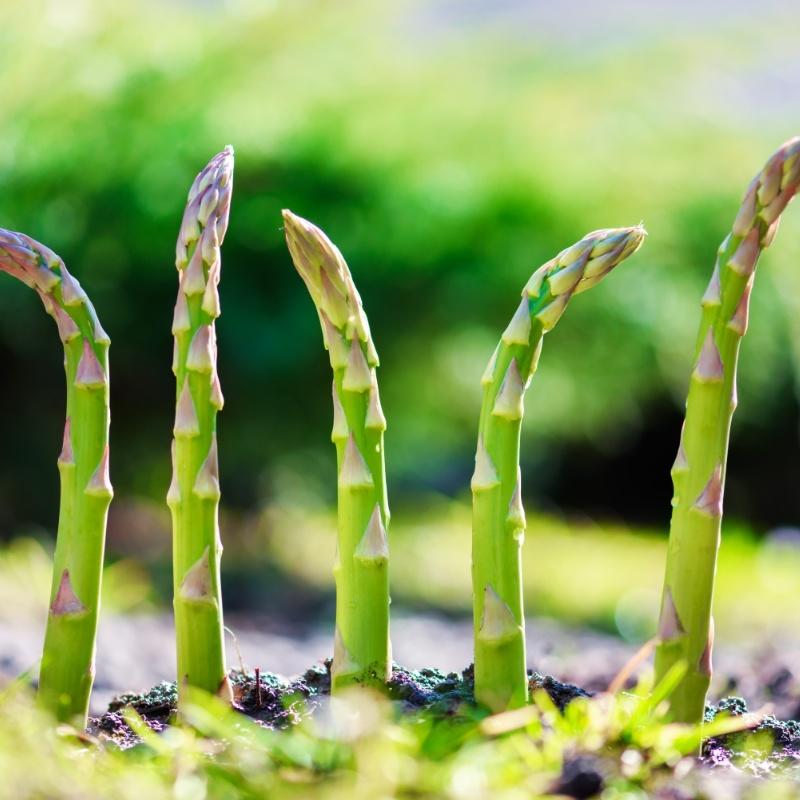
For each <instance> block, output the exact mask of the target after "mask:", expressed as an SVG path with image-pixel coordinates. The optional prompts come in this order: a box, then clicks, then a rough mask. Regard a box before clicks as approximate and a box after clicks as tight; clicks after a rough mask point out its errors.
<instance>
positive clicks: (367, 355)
mask: <svg viewBox="0 0 800 800" xmlns="http://www.w3.org/2000/svg"><path fill="white" fill-rule="evenodd" d="M283 219H284V223H285V231H286V243H287V245H288V247H289V252H290V253H291V256H292V260H293V261H294V265H295V268H296V269H297V271H298V272H299V273H300V277H301V278H302V279H303V281H304V282H305V284H306V286H307V288H308V291H309V293H310V294H311V299H312V300H313V301H314V305H315V306H316V308H317V313H318V314H319V318H320V322H321V325H322V336H323V341H324V344H325V347H326V349H327V350H328V355H329V356H330V361H331V367H332V368H333V431H332V433H331V439H332V441H333V442H334V444H335V445H336V454H337V462H338V476H339V477H338V556H337V561H336V564H335V566H334V576H335V579H336V634H335V642H334V656H333V665H332V668H331V672H332V683H333V690H334V691H336V690H338V689H340V688H341V687H343V686H346V685H348V684H351V683H353V682H367V683H372V684H375V685H380V684H382V683H384V682H385V681H386V679H387V678H388V677H389V674H390V670H391V646H390V643H389V550H388V542H387V537H386V529H387V527H388V524H389V506H388V502H387V498H386V477H385V467H384V454H383V432H384V430H385V429H386V419H385V418H384V415H383V411H382V410H381V403H380V397H379V395H378V383H377V379H376V375H375V368H376V367H377V366H378V354H377V352H376V351H375V346H374V344H373V341H372V337H371V335H370V330H369V324H368V322H367V318H366V316H365V314H364V309H363V307H362V305H361V298H360V296H359V294H358V291H357V290H356V287H355V285H354V283H353V279H352V277H351V275H350V270H349V269H348V267H347V264H346V263H345V260H344V258H342V255H341V253H340V252H339V250H338V249H337V248H336V246H335V245H334V244H333V243H332V242H331V241H330V239H328V237H327V236H326V235H325V234H324V233H323V232H322V231H321V230H320V229H319V228H317V227H316V226H314V225H312V224H311V223H310V222H308V221H306V220H304V219H302V218H301V217H298V216H296V215H294V214H292V212H291V211H288V210H284V212H283Z"/></svg>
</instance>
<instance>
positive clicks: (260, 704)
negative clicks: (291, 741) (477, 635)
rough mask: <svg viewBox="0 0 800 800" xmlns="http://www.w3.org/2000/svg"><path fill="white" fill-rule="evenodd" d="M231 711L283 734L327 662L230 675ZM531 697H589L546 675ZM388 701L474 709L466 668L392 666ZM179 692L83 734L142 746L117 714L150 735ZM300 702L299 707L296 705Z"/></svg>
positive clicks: (317, 691)
mask: <svg viewBox="0 0 800 800" xmlns="http://www.w3.org/2000/svg"><path fill="white" fill-rule="evenodd" d="M230 679H231V683H232V685H233V707H234V708H235V709H236V710H237V711H239V712H240V713H242V714H245V715H246V716H248V717H250V718H251V719H253V720H255V721H256V722H257V723H259V724H260V725H263V726H264V727H265V728H271V729H280V728H286V727H288V726H290V725H292V724H295V723H296V722H298V721H299V720H300V719H301V718H302V717H303V716H305V715H308V714H313V713H314V711H315V710H316V709H317V708H318V707H319V705H320V703H321V701H322V699H323V698H324V697H326V696H328V695H330V690H331V675H330V661H326V662H324V663H323V664H320V665H318V666H315V667H312V668H311V669H309V670H307V671H306V672H304V673H303V674H302V675H301V676H300V677H298V678H296V679H294V680H291V681H286V680H284V679H283V678H281V677H280V676H278V675H275V674H274V673H271V672H266V673H265V672H261V671H259V672H258V674H256V673H244V672H239V671H235V670H232V671H231V673H230ZM529 682H530V688H531V690H532V691H534V690H538V689H544V690H545V691H546V692H547V694H548V695H549V696H550V699H551V700H552V701H553V703H554V704H555V705H556V706H557V707H558V708H559V710H562V711H563V710H564V708H566V706H567V704H568V703H570V702H571V701H572V700H574V699H575V698H576V697H590V696H591V693H590V692H587V691H585V690H584V689H581V688H580V687H579V686H574V685H573V684H570V683H562V682H561V681H558V680H556V679H555V678H553V677H552V676H550V675H542V674H540V673H538V672H533V671H529ZM387 691H388V695H389V698H390V699H391V700H392V701H394V704H395V707H396V709H397V710H398V711H399V712H400V713H411V712H414V711H421V710H423V709H425V710H427V711H429V712H430V713H432V714H434V715H436V716H451V715H453V714H455V713H456V712H457V711H458V710H459V709H461V708H463V707H464V706H465V705H468V706H471V705H474V698H473V673H472V666H471V665H470V666H469V667H467V669H465V670H464V671H463V672H461V673H456V672H449V673H445V672H442V671H441V670H438V669H421V670H406V669H403V668H402V667H399V666H397V665H395V666H394V669H393V670H392V676H391V678H390V679H389V681H388V682H387ZM177 700H178V692H177V688H176V685H175V684H174V683H167V682H164V683H160V684H158V685H157V686H154V687H153V688H152V689H150V690H149V691H148V692H145V693H144V694H130V693H129V694H123V695H120V696H119V697H116V698H114V700H112V701H111V703H110V704H109V707H108V711H106V712H105V713H104V714H102V715H101V716H99V717H91V718H90V720H89V726H88V729H87V732H88V733H89V734H91V735H93V736H97V737H99V738H101V739H105V740H111V741H112V742H114V743H115V744H117V745H118V746H119V747H121V748H123V749H127V748H129V747H133V746H135V745H137V744H139V743H140V742H141V739H140V738H139V737H138V736H137V735H136V734H135V733H134V732H133V731H132V730H131V729H130V727H128V725H127V723H126V722H125V720H124V719H123V716H122V714H121V713H120V712H121V711H122V709H123V708H125V707H130V708H132V709H133V710H134V711H136V712H137V713H138V714H139V715H140V716H141V717H142V718H143V719H144V721H145V722H146V723H147V725H148V726H149V727H150V728H151V729H152V730H154V731H156V732H160V731H163V730H164V729H165V728H166V727H168V726H169V725H170V724H171V721H172V720H173V719H174V716H175V712H176V708H177ZM298 701H301V702H298Z"/></svg>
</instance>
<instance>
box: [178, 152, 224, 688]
mask: <svg viewBox="0 0 800 800" xmlns="http://www.w3.org/2000/svg"><path fill="white" fill-rule="evenodd" d="M232 189H233V150H232V148H230V147H226V148H225V150H223V151H222V152H221V153H219V154H218V155H216V156H214V158H212V159H211V161H209V163H208V165H207V166H206V167H205V168H204V169H203V170H202V172H200V174H199V175H198V176H197V178H195V181H194V183H193V184H192V188H191V189H190V190H189V199H188V203H187V206H186V211H185V213H184V216H183V222H182V224H181V230H180V234H179V235H178V243H177V248H176V259H175V264H176V266H177V268H178V276H179V277H178V299H177V302H176V303H175V315H174V318H173V323H172V333H173V335H174V337H175V352H174V359H173V364H172V370H173V372H174V373H175V378H176V410H175V427H174V430H173V432H174V435H175V438H174V440H173V443H172V483H171V485H170V488H169V492H168V493H167V504H168V505H169V507H170V510H171V512H172V532H173V590H174V607H175V632H176V640H177V655H178V687H179V699H180V697H181V696H182V695H183V694H184V690H185V688H186V687H187V686H193V687H198V688H200V689H204V690H205V691H208V692H212V693H218V694H219V695H220V696H223V697H225V698H226V699H230V698H231V696H232V695H231V686H230V683H229V681H228V674H227V669H226V665H225V645H224V633H223V626H222V596H221V592H220V577H219V568H220V557H221V554H222V544H221V542H220V536H219V523H218V512H219V499H220V489H219V477H218V469H217V432H216V431H217V412H218V411H219V410H220V409H221V408H222V404H223V398H222V391H221V389H220V383H219V376H218V374H217V346H216V333H215V328H214V321H215V320H216V318H217V317H218V316H219V314H220V304H219V294H218V291H217V286H218V284H219V278H220V267H221V261H220V249H219V248H220V244H221V243H222V240H223V239H224V237H225V231H226V230H227V227H228V213H229V209H230V201H231V191H232Z"/></svg>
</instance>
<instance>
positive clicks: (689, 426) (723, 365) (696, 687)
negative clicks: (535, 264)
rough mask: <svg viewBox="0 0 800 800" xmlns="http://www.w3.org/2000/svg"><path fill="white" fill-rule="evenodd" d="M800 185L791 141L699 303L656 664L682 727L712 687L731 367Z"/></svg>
mask: <svg viewBox="0 0 800 800" xmlns="http://www.w3.org/2000/svg"><path fill="white" fill-rule="evenodd" d="M799 185H800V137H796V138H794V139H791V140H790V141H788V142H786V143H785V144H784V145H783V146H782V147H781V148H780V149H779V150H778V151H777V152H776V153H775V154H774V155H773V156H772V157H771V158H770V159H769V161H767V163H766V165H765V166H764V169H763V170H762V171H761V172H760V173H759V174H758V175H756V177H755V178H754V179H753V181H752V182H751V183H750V186H749V187H748V189H747V191H746V193H745V196H744V200H743V201H742V205H741V208H740V209H739V212H738V213H737V215H736V219H735V220H734V223H733V227H732V229H731V232H730V233H729V234H728V236H727V237H726V238H725V240H724V241H723V242H722V244H721V245H720V247H719V251H718V254H717V262H716V264H715V266H714V272H713V274H712V276H711V282H710V283H709V285H708V288H707V289H706V292H705V294H704V295H703V300H702V317H701V321H700V330H699V332H698V335H697V342H696V346H695V361H694V368H693V370H692V376H691V381H690V384H689V396H688V399H687V401H686V419H685V421H684V426H683V430H682V433H681V441H680V445H679V447H678V455H677V458H676V459H675V464H674V465H673V467H672V481H673V487H674V494H673V500H672V506H673V512H672V521H671V524H670V536H669V547H668V551H667V565H666V577H665V579H664V590H663V595H662V601H661V614H660V624H659V636H660V644H659V645H658V647H657V649H656V658H655V666H656V679H657V680H659V679H661V678H663V677H664V676H665V675H666V674H667V672H668V671H669V670H670V668H671V667H672V666H673V665H674V664H675V663H677V662H678V661H683V662H685V664H686V667H687V671H686V674H685V676H684V678H683V679H682V681H681V682H680V684H679V685H678V687H677V689H676V690H675V691H674V693H673V694H672V696H671V698H670V713H671V715H672V717H673V718H674V719H675V720H677V721H681V722H691V723H698V722H700V720H701V719H702V716H703V710H704V706H705V697H706V692H707V691H708V686H709V683H710V681H711V650H712V645H713V639H714V625H713V619H712V616H711V605H712V596H713V589H714V574H715V572H716V562H717V550H718V548H719V538H720V523H721V519H722V495H723V488H724V485H725V470H726V459H727V452H728V437H729V433H730V425H731V417H732V416H733V411H734V409H735V408H736V362H737V359H738V356H739V344H740V342H741V340H742V337H743V336H744V334H745V331H746V330H747V316H748V305H749V301H750V292H751V290H752V288H753V278H754V274H755V268H756V262H757V261H758V257H759V255H760V253H761V251H762V250H763V249H764V248H765V247H767V246H768V245H769V244H770V243H771V242H772V239H773V238H774V236H775V233H776V231H777V228H778V223H779V220H780V215H781V213H782V211H783V210H784V208H786V206H787V204H788V203H789V201H790V200H791V199H792V197H793V196H794V194H795V192H796V191H797V189H798V186H799Z"/></svg>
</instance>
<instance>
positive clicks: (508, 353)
mask: <svg viewBox="0 0 800 800" xmlns="http://www.w3.org/2000/svg"><path fill="white" fill-rule="evenodd" d="M644 237H645V231H644V229H643V228H642V227H641V226H637V227H633V228H615V229H609V230H600V231H595V232H593V233H590V234H588V235H586V236H585V237H584V238H583V239H581V240H580V241H579V242H577V243H576V244H574V245H572V247H570V248H568V249H566V250H564V251H563V252H561V253H560V254H559V255H557V256H556V257H555V258H554V259H552V260H551V261H548V262H547V263H546V264H544V265H543V266H542V267H540V268H539V269H537V270H536V272H534V273H533V275H532V276H531V278H530V280H529V281H528V283H527V285H526V286H525V288H524V289H523V291H522V302H521V303H520V305H519V308H518V309H517V311H516V313H515V314H514V316H513V317H512V319H511V322H510V323H509V325H508V327H507V328H506V330H505V332H504V333H503V336H502V338H501V340H500V343H499V344H498V345H497V348H496V350H495V352H494V354H493V355H492V358H491V360H490V361H489V365H488V367H487V368H486V372H485V373H484V376H483V379H482V383H483V403H482V405H481V416H480V427H479V432H478V449H477V453H476V456H475V473H474V475H473V476H472V497H473V516H472V591H473V610H474V617H473V619H474V628H475V697H476V699H477V700H478V701H479V702H481V703H483V704H484V705H486V706H488V707H489V708H490V709H491V710H492V711H495V712H498V711H503V710H505V709H508V708H514V707H517V706H521V705H524V704H525V702H526V701H527V696H528V681H527V673H526V665H525V631H524V624H525V619H524V614H523V607H522V586H521V559H520V549H521V545H522V541H523V538H524V534H525V511H524V509H523V506H522V498H521V494H520V468H519V440H520V426H521V423H522V414H523V396H524V393H525V389H526V388H527V386H528V383H529V381H530V379H531V377H532V376H533V373H534V372H535V371H536V367H537V364H538V361H539V354H540V353H541V349H542V341H543V337H544V334H545V333H547V332H548V331H549V330H551V329H552V328H553V327H554V326H555V324H556V323H557V322H558V320H559V319H560V318H561V315H562V314H563V313H564V309H565V308H566V306H567V303H568V302H569V300H570V298H571V297H572V295H573V294H578V293H579V292H583V291H585V290H586V289H589V288H590V287H592V286H594V285H595V284H596V283H598V282H599V281H600V280H601V279H602V278H603V277H604V276H605V275H606V274H608V272H610V271H611V270H612V269H613V268H614V267H615V266H616V265H617V264H619V263H620V262H621V261H622V260H624V259H625V258H627V257H628V256H630V255H632V254H633V253H634V252H636V250H637V249H638V248H639V246H640V245H641V243H642V241H643V240H644Z"/></svg>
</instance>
